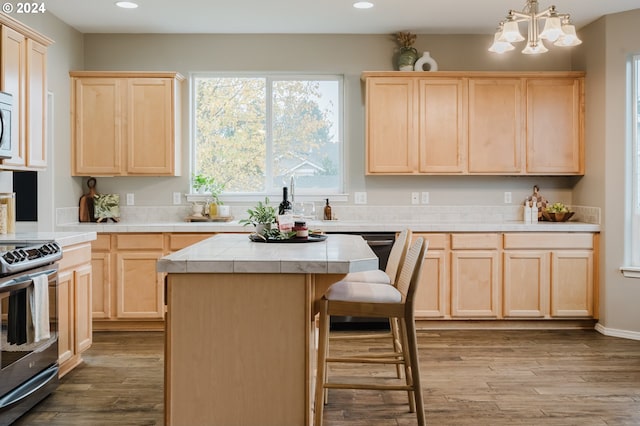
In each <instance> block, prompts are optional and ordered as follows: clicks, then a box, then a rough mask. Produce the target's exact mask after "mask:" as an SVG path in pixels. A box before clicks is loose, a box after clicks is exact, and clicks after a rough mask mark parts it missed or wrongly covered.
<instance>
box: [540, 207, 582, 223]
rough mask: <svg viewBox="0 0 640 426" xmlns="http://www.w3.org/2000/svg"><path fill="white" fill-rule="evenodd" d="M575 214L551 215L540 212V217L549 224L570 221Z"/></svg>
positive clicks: (546, 212) (550, 213) (544, 211)
mask: <svg viewBox="0 0 640 426" xmlns="http://www.w3.org/2000/svg"><path fill="white" fill-rule="evenodd" d="M574 213H575V212H566V213H552V212H548V211H546V210H543V211H542V217H544V219H545V220H548V221H549V222H566V221H568V220H569V219H571V216H573V214H574Z"/></svg>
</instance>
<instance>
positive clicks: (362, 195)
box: [354, 192, 367, 204]
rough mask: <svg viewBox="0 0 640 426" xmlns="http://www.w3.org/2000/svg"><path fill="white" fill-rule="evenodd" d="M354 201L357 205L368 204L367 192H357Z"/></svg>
mask: <svg viewBox="0 0 640 426" xmlns="http://www.w3.org/2000/svg"><path fill="white" fill-rule="evenodd" d="M354 201H355V203H356V204H367V193H366V192H356V193H355V200H354Z"/></svg>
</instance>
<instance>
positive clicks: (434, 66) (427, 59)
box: [413, 52, 438, 71]
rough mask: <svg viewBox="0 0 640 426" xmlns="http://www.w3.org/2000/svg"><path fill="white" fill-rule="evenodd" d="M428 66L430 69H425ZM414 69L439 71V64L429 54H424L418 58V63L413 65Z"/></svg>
mask: <svg viewBox="0 0 640 426" xmlns="http://www.w3.org/2000/svg"><path fill="white" fill-rule="evenodd" d="M425 65H428V66H429V68H428V69H426V70H425V69H424V66H425ZM413 69H414V70H415V71H438V63H437V62H436V60H435V59H433V58H432V57H431V55H430V54H429V52H423V53H422V56H421V57H419V58H418V60H417V61H416V63H415V64H414V65H413Z"/></svg>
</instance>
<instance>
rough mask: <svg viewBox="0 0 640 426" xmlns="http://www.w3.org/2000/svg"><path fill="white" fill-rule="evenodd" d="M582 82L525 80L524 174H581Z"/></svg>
mask: <svg viewBox="0 0 640 426" xmlns="http://www.w3.org/2000/svg"><path fill="white" fill-rule="evenodd" d="M583 92H584V81H583V79H580V78H553V79H549V78H530V79H527V107H526V108H527V144H526V146H527V148H526V150H527V173H531V174H549V175H553V174H584V153H583V150H584V146H583V144H582V143H581V141H582V140H583V139H584V136H583V134H582V132H583V129H584V123H583V120H584V93H583Z"/></svg>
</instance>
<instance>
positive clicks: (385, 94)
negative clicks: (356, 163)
mask: <svg viewBox="0 0 640 426" xmlns="http://www.w3.org/2000/svg"><path fill="white" fill-rule="evenodd" d="M415 85H416V82H415V81H414V79H412V78H387V77H381V78H370V79H368V80H367V124H366V138H367V153H366V156H367V173H374V174H405V173H413V172H414V171H415V169H416V167H417V156H416V152H417V149H418V145H417V143H418V135H417V132H416V126H415V125H414V122H415V114H416V113H415V110H416V102H415V99H416V93H415V89H414V88H415Z"/></svg>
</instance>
